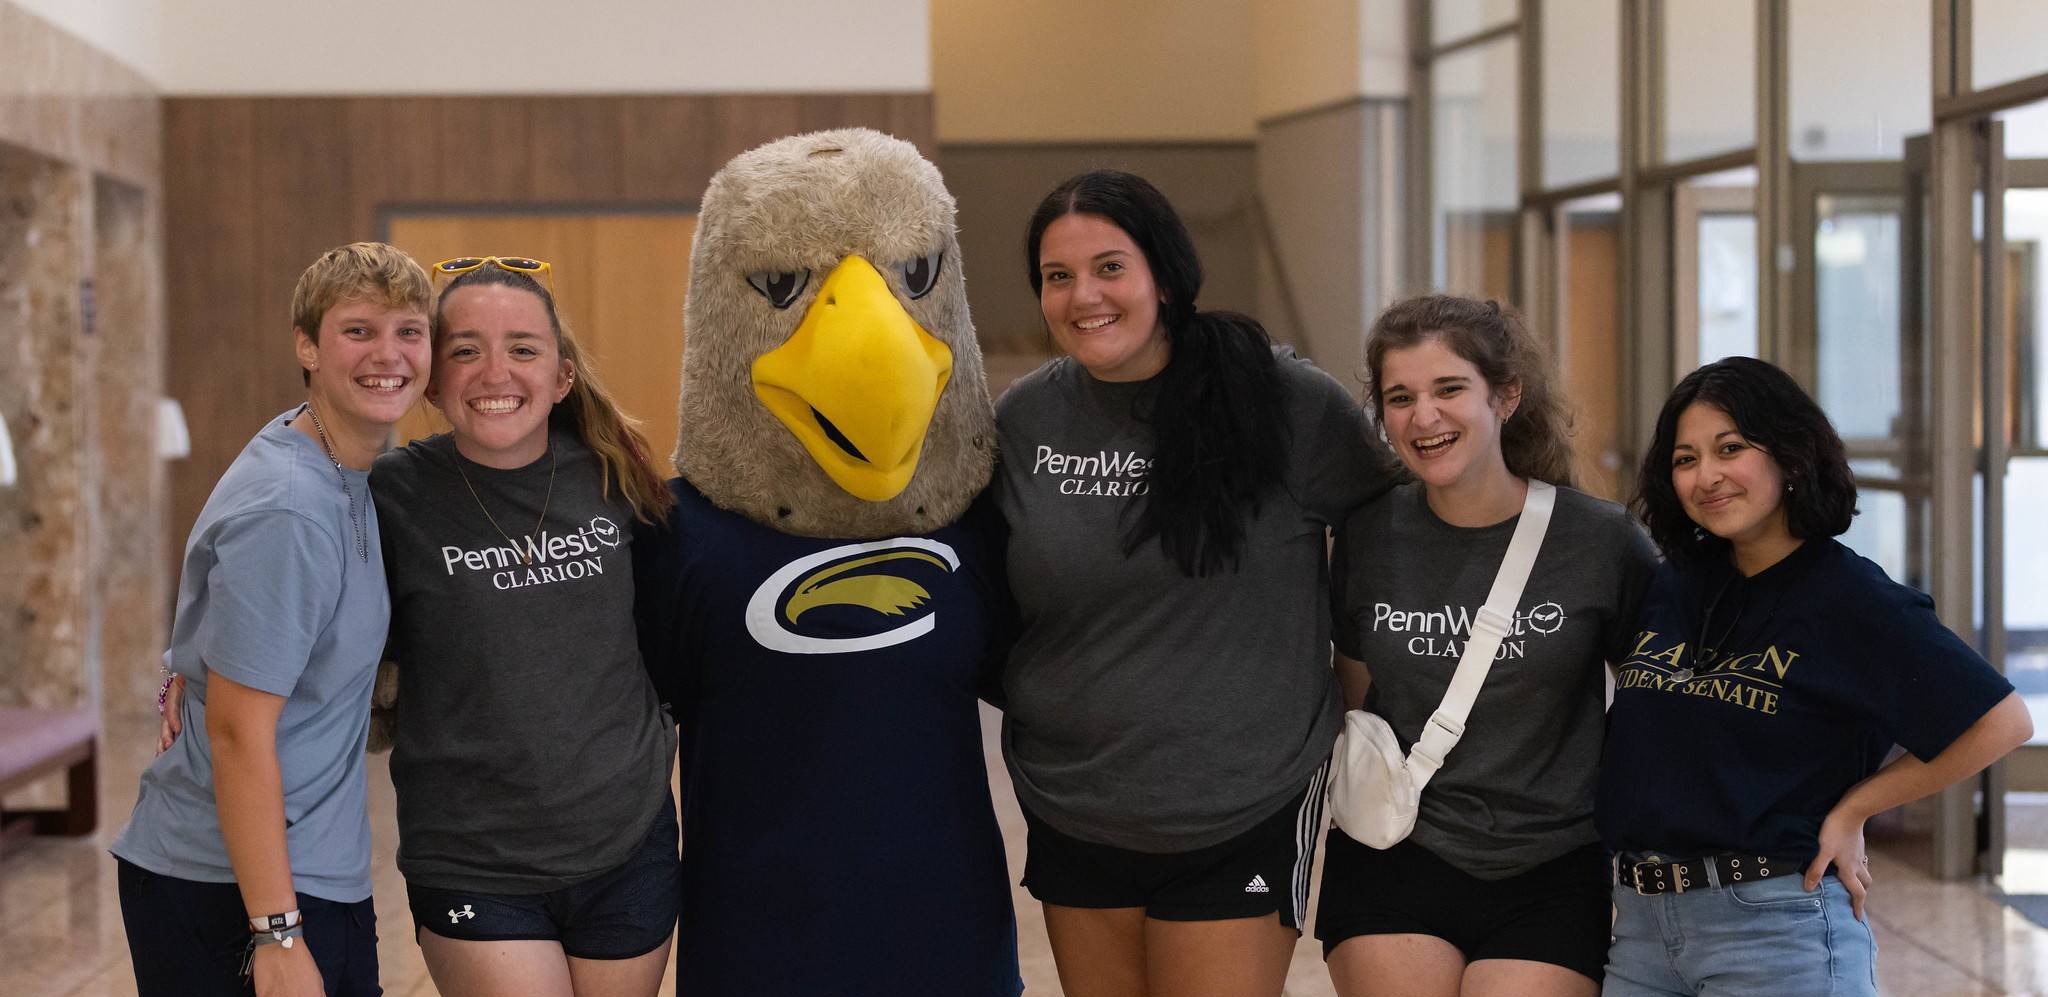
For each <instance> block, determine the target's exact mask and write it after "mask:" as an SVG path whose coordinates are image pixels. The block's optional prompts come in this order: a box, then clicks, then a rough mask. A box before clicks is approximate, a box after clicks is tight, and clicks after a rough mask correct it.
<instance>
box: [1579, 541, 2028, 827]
mask: <svg viewBox="0 0 2048 997" xmlns="http://www.w3.org/2000/svg"><path fill="white" fill-rule="evenodd" d="M1641 620H1642V623H1641V626H1640V629H1639V632H1638V633H1637V634H1636V637H1635V640H1634V642H1633V644H1632V647H1631V650H1630V652H1629V654H1628V655H1627V657H1626V658H1625V659H1624V660H1623V661H1622V662H1621V663H1620V666H1619V669H1618V677H1617V682H1616V684H1617V686H1618V688H1617V689H1616V691H1615V695H1614V706H1613V708H1612V709H1611V710H1609V712H1608V731H1607V745H1606V753H1605V756H1604V759H1603V761H1602V768H1601V776H1600V795H1599V802H1598V804H1597V821H1598V824H1599V827H1600V836H1601V839H1602V840H1603V841H1604V842H1605V843H1606V845H1607V847H1608V849H1609V850H1611V851H1628V852H1658V853H1661V854H1665V855H1670V856H1675V857H1679V858H1693V857H1697V856H1702V855H1719V854H1726V853H1733V852H1741V853H1749V854H1757V855H1767V856H1771V857H1773V858H1778V857H1782V858H1788V859H1797V860H1799V861H1802V862H1804V861H1810V860H1811V859H1812V858H1813V856H1814V854H1815V853H1816V852H1817V851H1818V850H1819V843H1818V842H1819V836H1820V825H1821V822H1822V820H1824V819H1825V818H1826V817H1827V814H1828V811H1829V810H1831V809H1833V807H1834V805H1835V804H1836V802H1838V801H1839V800H1841V798H1842V796H1843V794H1845V793H1847V792H1848V791H1849V788H1850V787H1852V786H1854V785H1855V784H1856V783H1858V782H1860V781H1862V780H1863V779H1864V778H1866V777H1868V776H1870V775H1871V774H1872V773H1874V772H1876V771H1877V770H1878V768H1879V767H1880V766H1881V765H1882V764H1883V763H1884V759H1885V756H1886V755H1887V753H1888V752H1889V751H1890V749H1891V746H1892V745H1894V744H1898V745H1901V746H1903V747H1904V748H1905V749H1906V750H1908V751H1910V752H1912V753H1913V754H1914V755H1915V756H1916V757H1919V758H1921V759H1923V760H1925V759H1931V758H1933V757H1934V756H1935V755H1938V754H1940V753H1941V751H1942V749H1944V748H1946V747H1948V746H1949V744H1950V742H1952V741H1954V740H1955V739H1956V738H1957V737H1959V736H1961V735H1962V733H1963V731H1965V730H1967V729H1969V727H1970V725H1971V724H1974V723H1976V722H1977V720H1978V718H1980V717H1982V716H1983V715H1984V714H1985V713H1986V712H1987V711H1989V710H1990V709H1991V707H1992V706H1994V705H1996V704H1997V703H1998V701H1999V700H2001V699H2004V698H2005V697H2006V695H2007V694H2009V693H2011V692H2012V685H2011V684H2010V683H2008V682H2007V681H2006V680H2005V678H2004V677H2003V676H2001V675H1999V674H1998V673H1997V672H1996V671H1995V670H1993V669H1992V667H1991V666H1990V665H1989V664H1987V663H1986V662H1985V661H1984V659H1983V658H1982V657H1981V656H1979V655H1978V654H1977V652H1976V651H1974V650H1972V649H1971V648H1970V646H1969V645H1968V644H1965V643H1964V642H1963V641H1962V640H1961V639H1960V638H1958V637H1957V636H1956V635H1955V633H1954V632H1952V631H1950V630H1949V629H1948V628H1947V627H1945V626H1943V625H1942V623H1941V621H1940V620H1939V619H1938V618H1936V617H1935V615H1934V602H1933V600H1931V599H1929V598H1928V597H1927V596H1926V595H1924V594H1922V593H1920V592H1916V591H1914V590H1913V589H1910V588H1907V587H1906V586H1904V585H1900V584H1898V583H1896V582H1893V581H1892V580H1891V579H1890V578H1888V577H1886V576H1885V573H1884V570H1883V569H1881V568H1879V567H1878V566H1877V565H1875V564H1873V563H1871V562H1870V561H1868V560H1866V559H1864V558H1863V557H1861V556H1858V555H1857V554H1856V553H1855V552H1854V551H1852V550H1850V549H1849V548H1847V547H1844V546H1842V545H1841V544H1840V543H1838V542H1836V541H1834V540H1831V539H1830V540H1810V541H1807V542H1806V543H1804V544H1801V545H1800V546H1799V548H1798V549H1797V550H1795V551H1793V552H1792V553H1791V554H1789V555H1787V556H1786V557H1785V558H1784V559H1783V560H1781V561H1779V562H1778V563H1777V564H1774V565H1772V566H1770V567H1769V568H1766V569H1764V570H1763V571H1761V572H1758V573H1757V574H1756V575H1755V576H1753V577H1750V578H1743V577H1742V576H1741V575H1740V574H1739V573H1737V572H1736V571H1735V570H1734V568H1733V567H1731V566H1730V565H1728V564H1727V563H1726V562H1725V561H1723V562H1720V563H1714V564H1704V563H1702V564H1690V565H1673V564H1671V563H1666V564H1664V565H1663V566H1662V567H1660V568H1659V569H1658V572H1657V575H1656V578H1655V579H1654V580H1653V581H1652V582H1651V585H1650V591H1649V593H1648V594H1647V595H1645V596H1644V599H1643V610H1642V616H1641Z"/></svg>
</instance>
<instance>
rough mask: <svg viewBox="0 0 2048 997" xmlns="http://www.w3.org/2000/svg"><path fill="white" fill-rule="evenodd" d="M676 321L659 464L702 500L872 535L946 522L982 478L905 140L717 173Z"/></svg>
mask: <svg viewBox="0 0 2048 997" xmlns="http://www.w3.org/2000/svg"><path fill="white" fill-rule="evenodd" d="M683 314H684V328H685V331H686V334H687V336H688V338H687V339H686V340H685V341H684V345H683V385H682V402H681V413H680V414H681V420H682V425H681V431H680V433H679V434H678V437H677V444H676V454H675V462H676V468H677V470H679V471H681V472H682V475H683V477H685V478H687V479H689V481H690V483H691V484H692V485H694V486H696V488H697V490H698V491H700V492H702V493H703V494H704V495H705V497H706V498H709V499H710V500H711V501H712V502H713V503H715V504H717V505H719V506H721V507H723V508H726V509H730V510H733V511H735V512H738V513H741V514H742V515H745V516H747V517H749V518H751V519H753V520H755V521H756V522H759V523H762V524H764V525H766V526H770V527H773V528H775V529H777V530H780V531H782V532H785V533H795V534H801V535H804V536H817V537H846V538H870V537H881V536H888V535H894V534H900V533H924V532H929V531H930V530H932V529H935V528H937V527H939V526H943V525H945V524H947V523H950V522H952V521H953V520H954V519H955V518H957V517H958V516H959V515H960V514H961V513H962V512H964V511H966V509H967V506H968V504H969V503H970V502H971V501H972V500H973V498H974V496H975V494H976V493H977V492H979V491H980V490H981V488H982V486H984V485H986V484H987V483H988V479H989V471H990V467H991V465H992V463H993V460H994V454H995V426H994V416H993V413H992V411H991V409H990V406H989V399H988V385H987V382H986V381H985V380H984V379H983V376H982V369H981V349H980V347H979V346H978V345H976V343H975V338H974V324H973V323H972V322H971V321H970V320H969V319H968V316H967V291H966V283H965V281H964V280H963V279H962V275H961V267H960V244H959V242H958V241H957V239H956V238H955V236H954V231H953V197H952V195H951V194H949V193H947V192H946V187H945V184H944V183H943V182H942V181H941V180H940V179H939V171H938V169H937V168H936V167H934V166H932V164H931V163H929V162H927V161H925V159H924V157H922V156H920V155H919V154H918V152H917V148H916V147H915V146H912V145H911V144H910V143H908V142H904V141H901V140H898V139H894V138H890V137H889V136H886V135H883V134H881V133H880V132H875V131H870V130H868V129H865V128H850V129H843V130H839V131H828V132H814V133H812V134H809V135H797V136H793V137H791V138H786V139H782V140H780V141H776V142H771V143H769V144H767V145H764V146H761V147H760V148H758V149H754V150H752V151H749V152H745V153H742V154H740V155H739V156H737V157H735V158H734V159H733V160H732V162H730V163H727V164H726V165H725V168H724V169H722V170H719V171H718V175H717V176H714V177H712V178H711V185H710V187H709V188H708V189H707V190H706V191H705V193H704V201H703V205H702V208H701V211H700V213H699V215H698V220H697V237H696V247H695V249H694V251H693V252H692V253H691V257H690V290H689V297H688V299H687V302H686V303H685V305H684V306H683Z"/></svg>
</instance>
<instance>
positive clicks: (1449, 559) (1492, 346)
mask: <svg viewBox="0 0 2048 997" xmlns="http://www.w3.org/2000/svg"><path fill="white" fill-rule="evenodd" d="M1365 366H1366V397H1367V399H1368V401H1367V404H1368V405H1369V406H1370V407H1371V408H1372V410H1373V412H1374V414H1375V415H1376V416H1377V421H1378V422H1379V424H1380V426H1381V428H1382V429H1383V431H1384V433H1385V435H1386V441H1387V446H1388V447H1389V448H1391V449H1392V450H1393V452H1394V454H1395V455H1396V456H1398V457H1399V458H1400V460H1401V463H1402V464H1403V465H1404V466H1406V468H1407V469H1408V472H1409V474H1410V475H1411V476H1412V477H1413V479H1414V480H1413V481H1411V482H1409V483H1407V484H1403V485H1402V486H1401V487H1399V488H1396V489H1394V490H1393V491H1391V492H1389V493H1387V495H1385V496H1383V497H1382V498H1380V499H1378V500H1377V501H1374V502H1371V503H1369V504H1367V505H1366V506H1364V507H1363V508H1360V509H1359V510H1357V511H1356V512H1354V513H1352V514H1351V517H1350V518H1349V519H1347V520H1346V521H1345V522H1344V524H1343V526H1342V527H1341V528H1340V529H1338V531H1337V542H1336V545H1335V549H1334V553H1333V555H1332V559H1331V588H1332V604H1333V606H1334V610H1335V615H1336V620H1335V639H1336V645H1337V648H1338V651H1339V655H1340V656H1339V659H1338V666H1339V674H1340V676H1341V677H1342V678H1343V680H1344V687H1345V693H1346V695H1345V699H1346V701H1347V703H1348V704H1349V705H1350V706H1351V707H1352V708H1353V709H1359V708H1364V709H1368V710H1370V711H1371V712H1372V713H1373V714H1374V715H1375V716H1377V717H1379V718H1380V719H1382V720H1384V721H1385V722H1386V723H1387V724H1388V725H1389V726H1390V727H1391V728H1392V729H1393V731H1394V732H1395V734H1396V735H1397V737H1398V739H1399V741H1400V743H1402V744H1403V745H1404V746H1411V750H1412V746H1413V745H1415V744H1417V742H1419V741H1421V740H1423V737H1424V732H1425V731H1426V730H1428V729H1429V726H1430V720H1431V718H1432V717H1433V716H1434V715H1435V714H1436V713H1437V711H1438V709H1439V707H1440V705H1441V704H1442V703H1443V702H1444V700H1445V696H1446V693H1447V691H1448V689H1449V688H1450V686H1451V680H1452V676H1453V675H1454V674H1455V673H1456V672H1457V670H1458V668H1459V666H1460V662H1461V660H1462V655H1463V654H1464V653H1465V647H1466V644H1467V643H1468V642H1470V641H1473V640H1474V639H1477V638H1480V637H1481V633H1480V632H1479V631H1478V630H1475V628H1474V623H1475V622H1476V617H1475V614H1476V612H1477V610H1478V609H1479V607H1481V606H1482V605H1484V604H1485V603H1486V602H1487V600H1488V598H1489V594H1490V589H1491V587H1492V586H1493V585H1494V579H1495V576H1496V574H1497V573H1498V572H1499V571H1500V570H1501V563H1502V560H1503V558H1504V557H1505V555H1506V554H1507V552H1508V549H1509V543H1510V540H1511V539H1512V538H1513V537H1514V535H1515V533H1516V531H1517V529H1518V528H1519V526H1520V524H1521V521H1522V519H1523V510H1524V503H1525V500H1526V499H1527V498H1528V496H1529V495H1530V494H1531V492H1532V490H1533V489H1537V488H1540V487H1541V484H1549V485H1553V486H1556V491H1555V496H1554V500H1553V501H1554V508H1553V509H1552V511H1551V514H1550V518H1549V525H1548V529H1547V531H1546V532H1545V533H1544V535H1543V537H1542V543H1541V545H1540V546H1539V547H1538V549H1537V553H1536V557H1535V560H1534V562H1533V565H1532V567H1531V570H1530V574H1529V578H1528V582H1527V584H1526V585H1525V586H1524V587H1523V589H1522V591H1521V593H1520V597H1519V599H1518V600H1517V601H1516V602H1515V603H1514V607H1513V615H1514V620H1513V622H1512V624H1511V625H1510V627H1509V633H1508V634H1507V635H1506V636H1505V637H1504V638H1502V640H1501V642H1500V644H1499V646H1498V647H1497V648H1496V649H1495V651H1494V652H1493V653H1494V657H1493V663H1492V666H1491V667H1490V668H1489V669H1488V671H1487V673H1486V676H1485V679H1484V681H1483V682H1481V683H1480V686H1479V690H1478V693H1477V695H1476V696H1475V697H1473V699H1472V701H1471V712H1470V713H1469V714H1468V715H1466V716H1465V717H1464V720H1463V723H1464V733H1463V736H1462V738H1461V739H1460V740H1459V741H1458V742H1457V743H1456V744H1455V745H1454V746H1453V747H1452V749H1451V750H1450V751H1449V753H1448V754H1446V755H1445V756H1444V757H1443V759H1442V762H1443V765H1442V768H1441V769H1440V770H1438V771H1436V772H1435V773H1434V775H1433V777H1432V778H1431V779H1430V780H1429V781H1428V784H1427V785H1426V786H1425V787H1424V789H1423V791H1422V796H1421V800H1420V804H1419V807H1418V814H1417V819H1416V823H1415V827H1414V830H1413V831H1412V832H1410V834H1409V835H1408V836H1407V837H1406V838H1404V839H1403V840H1400V841H1398V842H1395V843H1393V845H1392V846H1391V847H1388V848H1385V849H1380V848H1373V847H1368V846H1367V845H1366V844H1364V843H1361V842H1360V841H1357V840H1354V839H1352V838H1351V837H1350V836H1348V835H1346V834H1345V833H1344V831H1343V830H1342V829H1340V828H1332V829H1331V830H1330V835H1329V843H1328V845H1327V847H1326V849H1325V851H1324V855H1323V890H1322V905H1321V907H1320V908H1319V909H1318V911H1319V912H1318V914H1317V915H1316V937H1318V938H1320V939H1321V940H1322V942H1323V947H1324V949H1323V950H1324V952H1325V954H1326V957H1327V959H1328V961H1329V967H1330V978H1331V980H1332V981H1333V982H1335V984H1336V987H1337V992H1338V993H1339V994H1341V995H1343V997H1385V995H1392V994H1399V995H1404V997H1457V995H1459V994H1465V995H1468V997H1481V995H1515V997H1590V995H1591V994H1593V993H1595V992H1597V991H1598V989H1599V985H1600V984H1599V980H1600V968H1601V964H1602V963H1603V962H1604V961H1605V958H1606V953H1607V922H1608V897H1607V892H1608V891H1607V886H1608V875H1607V856H1606V854H1605V853H1604V852H1602V851H1601V849H1600V845H1599V839H1598V835H1597V834H1596V833H1595V832H1594V830H1593V793H1594V789H1595V787H1596V785H1597V784H1598V765H1599V761H1600V735H1601V729H1602V726H1603V724H1604V721H1605V718H1604V717H1603V716H1602V710H1603V708H1604V707H1605V705H1606V703H1605V700H1604V697H1603V691H1604V686H1605V683H1604V681H1603V679H1604V678H1605V676H1606V674H1607V663H1608V662H1613V661H1619V660H1621V658H1622V656H1623V655H1625V654H1626V653H1627V652H1628V648H1629V639H1630V638H1631V637H1632V636H1633V635H1634V633H1635V629H1634V628H1635V615H1636V607H1637V604H1638V602H1639V601H1640V600H1641V598H1642V593H1643V589H1644V587H1645V586H1646V585H1647V584H1648V583H1649V579H1650V573H1651V571H1652V570H1653V568H1654V567H1655V565H1656V560H1657V558H1656V552H1655V551H1653V550H1652V549H1651V547H1650V543H1649V540H1648V538H1646V537H1644V536H1643V534H1642V531H1641V530H1639V529H1637V528H1636V526H1635V524H1634V523H1633V522H1631V521H1630V519H1629V516H1628V512H1627V510H1625V509H1623V508H1622V507H1621V506H1619V505H1616V504H1614V503H1612V502H1606V501H1602V500H1600V499H1597V498H1594V497H1592V496H1590V495H1587V494H1585V493H1583V492H1579V491H1576V490H1574V489H1573V488H1572V487H1571V486H1572V484H1573V480H1572V478H1573V475H1572V448H1571V414H1570V408H1569V406H1568V405H1567V404H1566V403H1565V400H1564V398H1563V397H1562V396H1561V395H1560V394H1559V393H1558V391H1557V389H1556V387H1555V385H1554V383H1553V375H1552V373H1551V370H1550V364H1549V361H1548V358H1547V357H1546V356H1545V355H1544V352H1543V350H1542V348H1541V347H1540V346H1539V344H1538V343H1537V341H1536V339H1535V337H1534V336H1532V335H1530V333H1529V330H1528V329H1527V328H1526V327H1524V326H1523V324H1522V322H1521V319H1520V317H1519V316H1517V315H1516V314H1515V312H1514V311H1513V310H1512V309H1505V308H1502V307H1500V306H1499V305H1497V304H1495V303H1494V302H1491V301H1475V300H1473V299H1471V298H1461V297H1453V296H1449V295H1433V296H1429V297H1421V298H1411V299H1409V300H1407V301H1402V302H1398V303H1396V304H1395V305H1393V306H1392V307H1390V308H1388V309H1387V310H1386V311H1385V312H1383V313H1381V315H1380V317H1379V318H1378V320H1376V321H1375V322H1374V323H1373V327H1372V331H1371V333H1370V334H1369V335H1368V336H1367V338H1366V347H1365ZM1484 646H1485V645H1484V643H1483V642H1482V644H1481V650H1482V653H1483V650H1484ZM1368 666H1370V674H1368V671H1367V668H1368ZM1368 690H1369V692H1370V694H1369V696H1368ZM1445 729H1448V728H1445ZM1339 798H1340V799H1341V798H1342V797H1339Z"/></svg>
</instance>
